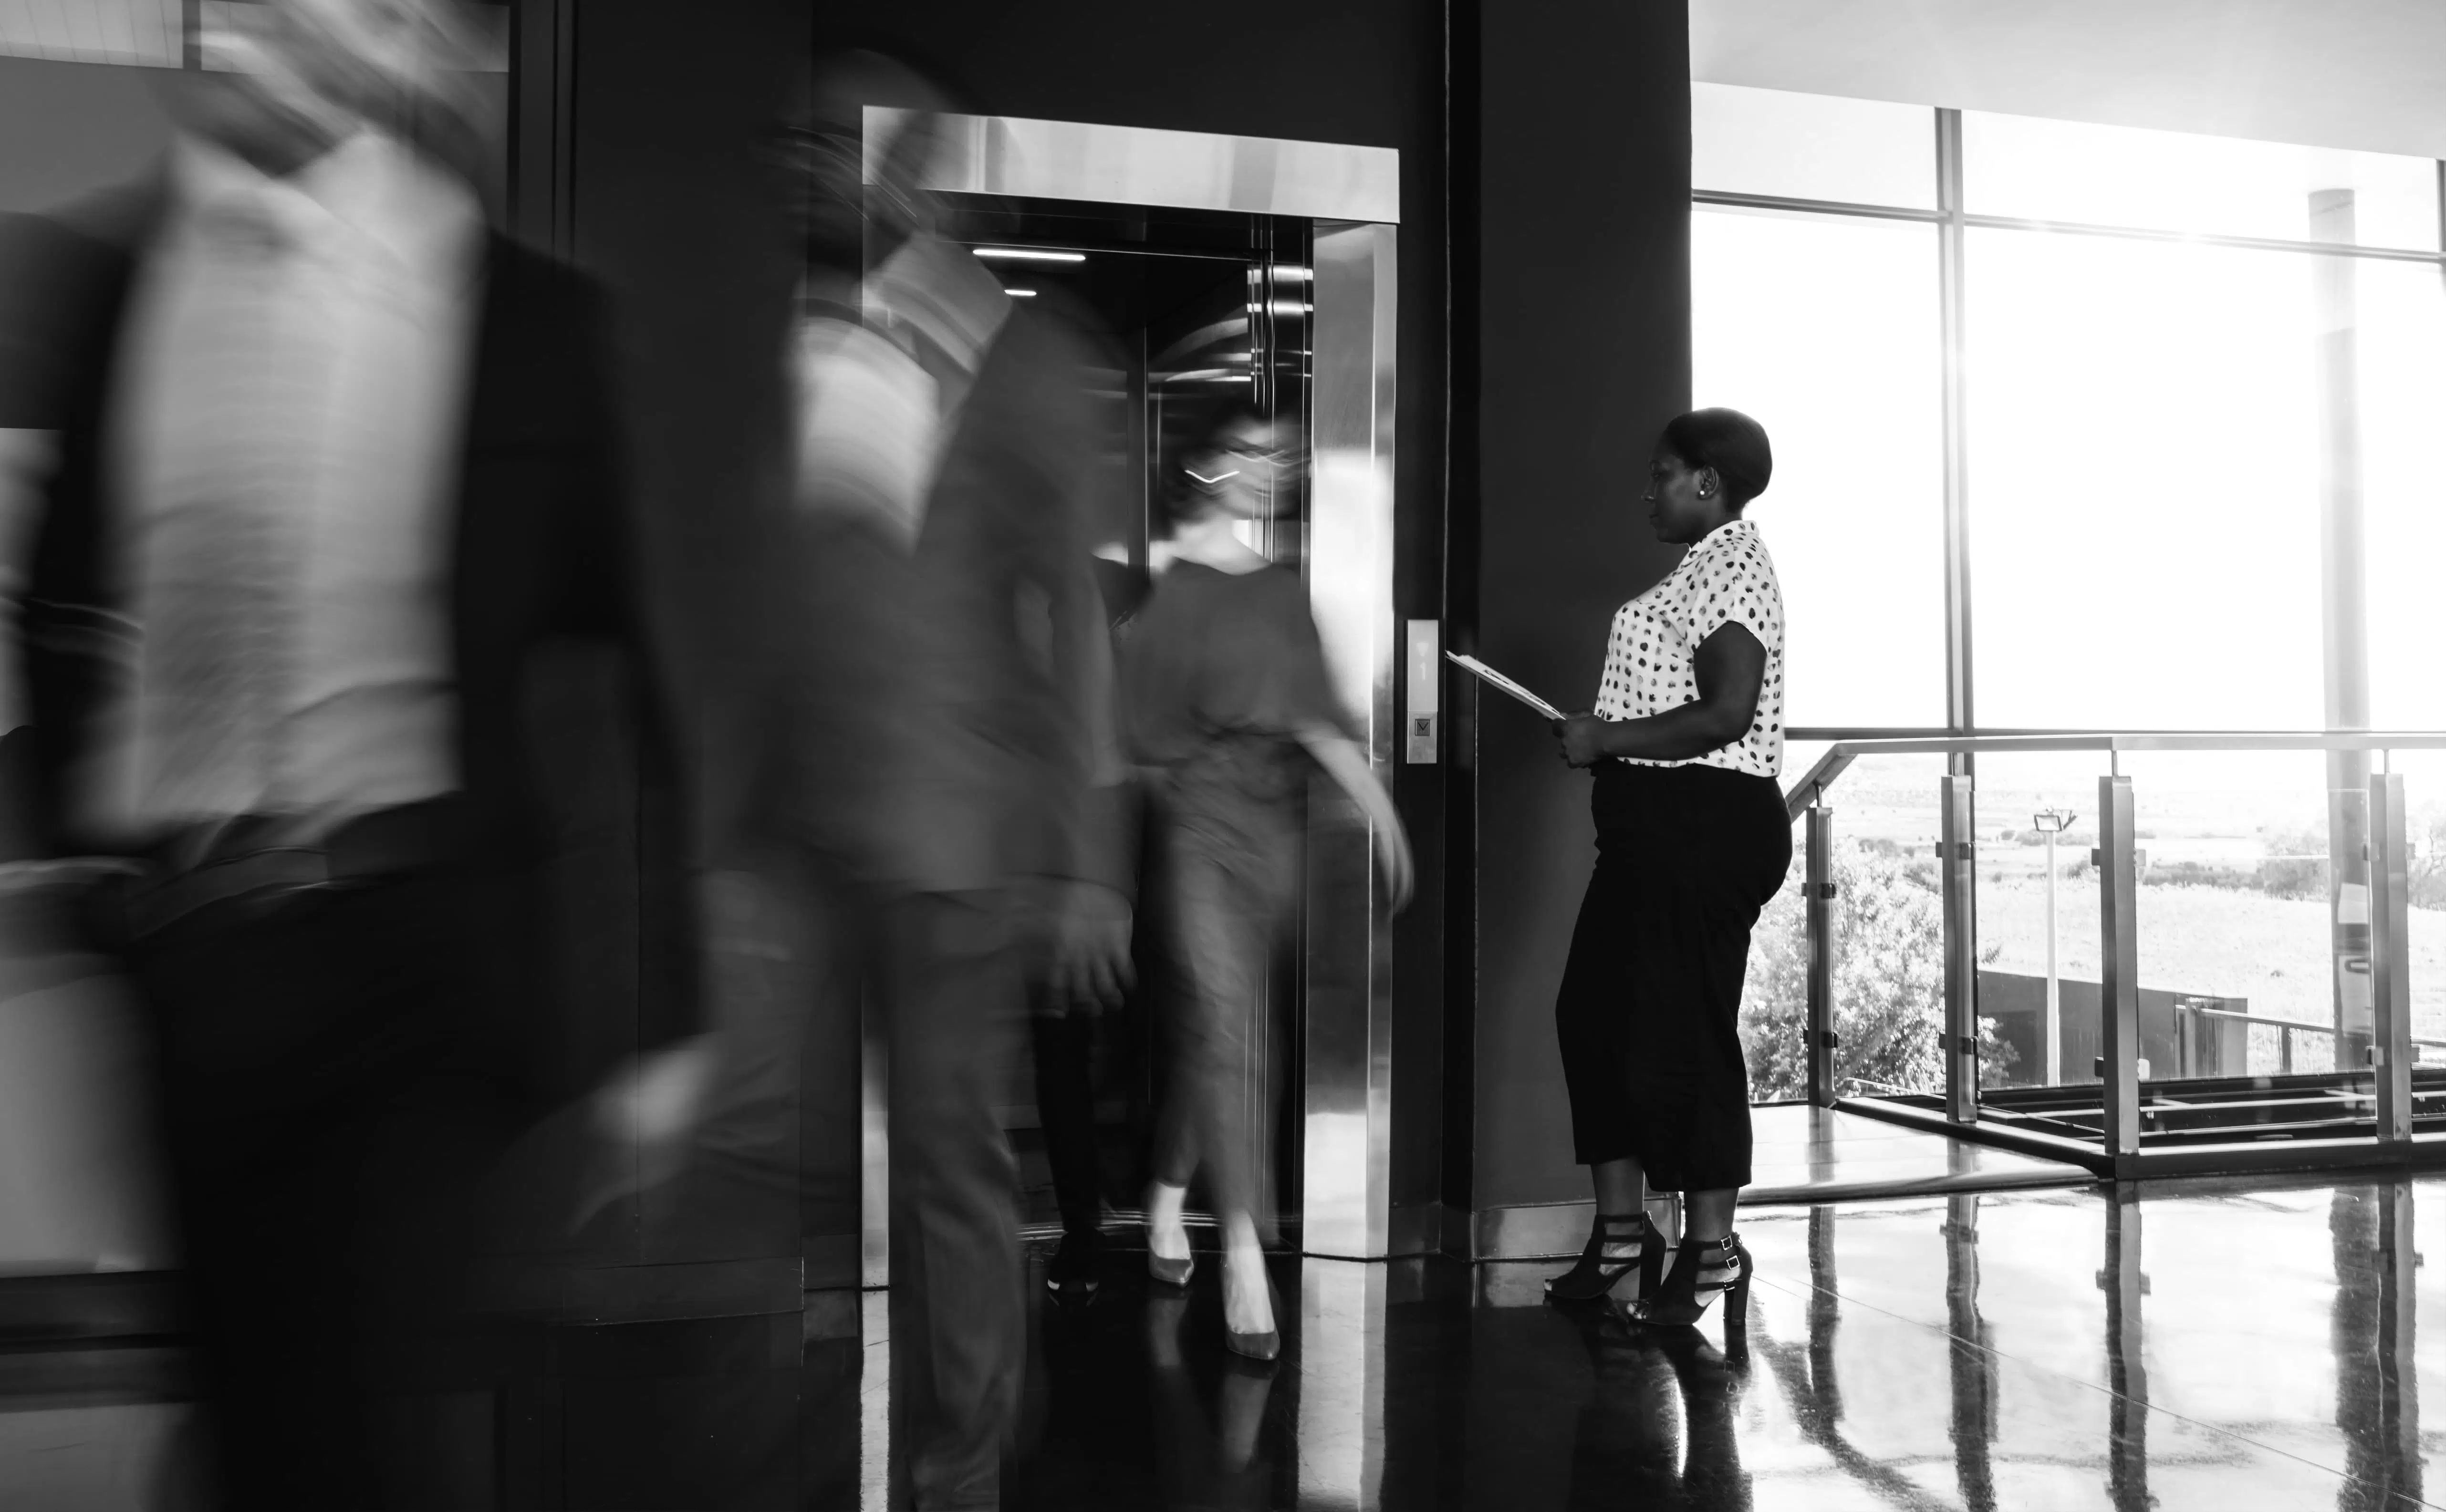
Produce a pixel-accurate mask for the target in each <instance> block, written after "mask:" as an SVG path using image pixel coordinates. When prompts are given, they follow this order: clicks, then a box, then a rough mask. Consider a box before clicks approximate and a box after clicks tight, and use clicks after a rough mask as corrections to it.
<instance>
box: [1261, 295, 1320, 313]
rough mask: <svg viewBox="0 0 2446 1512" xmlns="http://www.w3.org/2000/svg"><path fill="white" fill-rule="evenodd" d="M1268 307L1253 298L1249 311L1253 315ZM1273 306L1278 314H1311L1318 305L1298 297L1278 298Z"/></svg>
mask: <svg viewBox="0 0 2446 1512" xmlns="http://www.w3.org/2000/svg"><path fill="white" fill-rule="evenodd" d="M1265 308H1269V307H1267V306H1265V305H1262V304H1259V303H1257V302H1255V301H1253V300H1251V302H1250V304H1249V312H1250V313H1251V314H1252V315H1253V314H1255V313H1256V312H1258V311H1259V310H1262V309H1265ZM1271 308H1272V309H1273V312H1274V313H1275V314H1277V315H1311V314H1314V313H1315V312H1316V307H1315V306H1314V305H1310V304H1307V303H1304V302H1303V301H1300V300H1296V299H1277V300H1275V301H1274V302H1273V304H1272V306H1271Z"/></svg>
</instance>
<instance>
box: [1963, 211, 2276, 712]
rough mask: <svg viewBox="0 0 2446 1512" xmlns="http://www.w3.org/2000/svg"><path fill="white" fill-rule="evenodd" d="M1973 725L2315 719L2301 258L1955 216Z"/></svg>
mask: <svg viewBox="0 0 2446 1512" xmlns="http://www.w3.org/2000/svg"><path fill="white" fill-rule="evenodd" d="M1965 262H1966V269H1967V273H1966V289H1965V294H1966V298H1965V306H1966V318H1965V322H1964V324H1965V327H1966V336H1967V342H1966V345H1967V352H1966V384H1967V388H1968V390H1969V392H1968V404H1967V406H1966V407H1967V411H1968V416H1969V435H1968V454H1969V455H1968V457H1967V462H1968V468H1967V472H1968V509H1967V512H1966V513H1968V516H1969V520H1970V529H1969V532H1968V533H1969V538H1970V563H1971V571H1970V581H1971V595H1972V597H1971V602H1972V605H1973V607H1974V613H1973V635H1972V647H1973V649H1972V655H1973V657H1974V658H1975V660H1974V663H1973V666H1974V668H1975V673H1976V678H1977V700H1978V701H1977V709H1978V718H1979V722H1980V723H1981V724H1982V725H1985V726H1989V727H1994V728H2031V727H2039V728H2054V729H2071V728H2077V727H2088V728H2092V729H2164V728H2196V729H2227V730H2245V729H2268V728H2300V729H2317V728H2319V726H2320V724H2321V723H2322V710H2321V704H2320V645H2321V639H2320V609H2319V605H2320V554H2319V428H2318V407H2317V394H2316V391H2315V389H2314V386H2313V383H2312V372H2311V364H2310V361H2309V357H2310V330H2311V322H2310V279H2309V274H2308V271H2307V268H2306V264H2307V263H2308V262H2309V259H2308V258H2306V257H2305V258H2296V257H2292V256H2286V255H2281V254H2272V253H2269V252H2255V251H2243V250H2236V249H2231V248H2224V247H2214V246H2204V245H2197V244H2186V243H2169V242H2150V241H2126V240H2121V239H2118V238H2115V237H2108V236H2053V235H2044V234H2038V233H2030V232H2026V231H2014V230H1996V229H1983V228H1977V227H1973V228H1971V229H1970V230H1969V232H1968V233H1967V238H1966V255H1965Z"/></svg>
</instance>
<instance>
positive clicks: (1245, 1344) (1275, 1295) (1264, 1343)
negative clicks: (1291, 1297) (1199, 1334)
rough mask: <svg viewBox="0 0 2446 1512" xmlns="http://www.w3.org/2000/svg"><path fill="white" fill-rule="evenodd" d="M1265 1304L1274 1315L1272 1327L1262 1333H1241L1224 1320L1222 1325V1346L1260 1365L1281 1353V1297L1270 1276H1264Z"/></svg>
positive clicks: (1267, 1362) (1266, 1363)
mask: <svg viewBox="0 0 2446 1512" xmlns="http://www.w3.org/2000/svg"><path fill="white" fill-rule="evenodd" d="M1266 1306H1267V1311H1269V1312H1270V1313H1271V1314H1272V1315H1273V1316H1274V1326H1273V1327H1271V1328H1270V1329H1268V1330H1266V1331H1265V1332H1264V1333H1262V1334H1243V1333H1240V1332H1238V1331H1237V1330H1235V1329H1233V1328H1232V1325H1231V1324H1230V1323H1229V1322H1226V1323H1225V1324H1224V1325H1223V1347H1224V1348H1225V1349H1228V1350H1230V1351H1231V1352H1232V1353H1234V1354H1237V1355H1239V1356H1240V1357H1241V1358H1242V1359H1248V1360H1255V1361H1256V1362H1258V1363H1259V1364H1261V1365H1270V1364H1272V1363H1273V1362H1274V1361H1275V1360H1276V1359H1277V1358H1279V1357H1280V1356H1281V1354H1282V1353H1283V1324H1282V1316H1283V1297H1282V1294H1281V1293H1280V1292H1277V1291H1275V1290H1274V1279H1273V1278H1272V1277H1271V1276H1268V1277H1267V1278H1266Z"/></svg>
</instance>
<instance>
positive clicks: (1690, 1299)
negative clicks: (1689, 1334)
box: [1625, 1234, 1750, 1338]
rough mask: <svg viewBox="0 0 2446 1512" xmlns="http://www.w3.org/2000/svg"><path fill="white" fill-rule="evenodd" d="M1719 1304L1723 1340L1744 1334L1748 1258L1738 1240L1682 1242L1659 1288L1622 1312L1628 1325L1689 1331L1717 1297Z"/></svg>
mask: <svg viewBox="0 0 2446 1512" xmlns="http://www.w3.org/2000/svg"><path fill="white" fill-rule="evenodd" d="M1717 1297H1722V1298H1724V1334H1725V1335H1726V1337H1728V1338H1729V1337H1730V1336H1732V1335H1736V1334H1746V1333H1747V1332H1748V1330H1749V1314H1750V1252H1749V1251H1748V1249H1746V1248H1744V1247H1743V1246H1742V1244H1741V1236H1740V1235H1739V1234H1726V1235H1725V1236H1724V1237H1723V1238H1722V1239H1714V1240H1691V1239H1687V1238H1685V1239H1684V1240H1683V1241H1682V1245H1681V1247H1680V1248H1679V1249H1677V1250H1675V1251H1674V1252H1673V1269H1672V1271H1671V1272H1670V1273H1668V1274H1667V1275H1666V1276H1665V1284H1664V1285H1662V1286H1660V1287H1658V1288H1657V1289H1656V1290H1655V1291H1654V1292H1652V1293H1650V1294H1648V1295H1647V1296H1646V1297H1643V1298H1642V1299H1640V1300H1639V1301H1636V1302H1633V1303H1631V1304H1630V1306H1629V1307H1628V1309H1627V1310H1626V1313H1625V1316H1627V1317H1628V1319H1629V1321H1631V1322H1633V1323H1648V1324H1652V1325H1654V1326H1656V1327H1659V1328H1688V1327H1690V1326H1692V1325H1693V1324H1695V1323H1697V1322H1698V1321H1699V1319H1701V1318H1703V1317H1704V1316H1707V1309H1708V1307H1709V1306H1710V1305H1711V1304H1713V1303H1714V1301H1715V1300H1716V1298H1717Z"/></svg>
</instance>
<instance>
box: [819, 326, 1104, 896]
mask: <svg viewBox="0 0 2446 1512" xmlns="http://www.w3.org/2000/svg"><path fill="white" fill-rule="evenodd" d="M1088 363H1089V356H1088V349H1087V348H1086V346H1085V345H1083V343H1082V341H1081V340H1080V339H1079V338H1078V337H1076V336H1075V335H1074V334H1073V333H1072V332H1071V330H1070V329H1069V328H1068V327H1067V326H1066V325H1065V324H1064V323H1063V322H1062V321H1061V320H1059V319H1058V318H1054V317H1051V316H1048V315H1047V314H1045V313H1044V312H1040V311H1038V310H1036V309H1033V308H1025V307H1023V308H1017V309H1014V310H1013V311H1011V313H1010V315H1009V316H1008V318H1007V320H1006V321H1005V322H1004V324H1003V326H1002V327H1001V329H1000V330H999V331H998V332H997V333H996V334H995V336H994V337H993V340H992V342H991V344H990V345H988V348H987V349H986V352H985V355H984V359H983V362H982V364H981V365H980V366H979V368H978V370H977V373H976V376H975V380H974V383H973V385H972V386H971V387H970V389H969V393H968V395H967V397H966V399H965V401H963V402H962V404H961V406H960V408H959V409H958V411H957V412H956V413H955V414H954V415H953V416H952V417H951V418H950V422H949V424H948V426H947V428H946V431H945V433H944V435H943V437H942V453H941V457H940V460H939V463H938V465H937V467H936V470H935V472H934V475H933V479H932V483H931V488H930V490H929V491H928V494H927V498H926V508H925V514H924V519H923V522H922V524H921V526H920V528H919V530H918V532H917V537H916V540H915V543H914V547H913V549H910V548H904V547H903V546H901V545H899V544H896V543H894V542H892V541H890V540H888V539H886V538H885V537H884V536H883V535H882V534H881V533H879V532H875V531H874V530H871V529H869V528H867V527H866V526H865V525H863V524H861V523H859V522H857V521H855V520H845V519H842V518H840V517H838V516H836V515H833V514H830V513H827V512H826V511H825V509H824V508H823V503H822V500H821V499H820V498H813V499H811V498H808V497H806V496H805V495H804V494H803V492H802V494H801V496H800V501H799V504H800V520H799V521H798V523H797V526H796V529H795V532H794V533H795V535H796V539H797V542H798V548H799V549H798V550H797V551H795V552H794V553H792V555H793V556H794V558H795V567H796V570H795V572H794V573H793V579H794V581H793V584H792V586H791V588H790V590H789V594H788V596H789V598H790V600H791V606H790V608H789V611H788V620H789V623H790V624H791V625H792V626H793V628H792V631H791V636H790V639H791V640H792V642H793V643H794V649H793V651H792V652H791V653H790V654H788V655H785V656H784V657H783V658H782V659H781V661H782V662H783V663H785V664H786V666H787V668H788V670H787V672H786V674H785V677H786V685H785V686H784V687H783V688H782V689H781V692H780V694H779V695H778V697H779V700H780V701H779V703H778V704H777V705H776V706H777V707H781V708H786V709H789V710H790V711H791V712H790V717H789V719H788V721H787V723H788V726H789V729H790V731H791V735H790V738H789V743H788V767H789V770H788V772H787V774H786V775H785V776H784V777H783V782H784V786H785V789H786V791H785V792H784V793H781V794H780V795H779V801H780V803H781V806H782V809H783V812H785V813H786V815H787V822H789V823H791V824H792V825H793V827H794V828H796V829H797V830H799V831H800V833H802V834H803V835H805V836H807V837H808V838H810V839H812V840H813V841H814V843H815V844H816V846H817V848H818V850H819V851H821V852H823V853H825V854H827V855H828V856H829V857H830V858H832V860H833V861H834V862H835V863H836V864H837V865H838V866H840V867H841V868H843V869H844V870H845V872H846V873H847V874H848V875H849V876H850V877H852V878H853V879H855V880H856V881H857V882H858V883H859V884H861V885H862V886H865V887H872V888H874V889H875V890H876V891H877V892H879V893H880V894H882V895H884V896H895V895H898V896H905V895H909V894H913V893H961V892H972V891H993V890H998V889H1001V888H1004V887H1010V886H1013V885H1018V884H1024V883H1025V882H1027V881H1029V880H1031V879H1039V878H1048V877H1050V878H1069V879H1074V880H1081V881H1092V882H1101V883H1104V884H1106V885H1109V886H1112V887H1117V888H1120V890H1122V891H1123V892H1124V893H1127V892H1128V891H1129V890H1130V889H1131V881H1132V868H1131V867H1130V865H1129V858H1127V857H1126V856H1124V855H1123V854H1122V853H1121V852H1122V847H1121V846H1120V843H1119V838H1120V837H1119V831H1118V830H1117V828H1116V819H1115V813H1114V806H1115V805H1116V804H1117V803H1118V802H1119V795H1120V792H1121V789H1120V778H1121V776H1122V775H1123V774H1122V769H1121V766H1120V756H1119V750H1118V744H1117V742H1116V740H1115V738H1114V734H1113V712H1112V702H1111V686H1110V660H1111V646H1110V640H1109V635H1108V632H1107V629H1106V624H1105V613H1104V609H1103V607H1102V601H1101V594H1100V592H1099V589H1098V587H1097V584H1096V579H1095V574H1094V564H1093V559H1092V558H1091V557H1090V555H1089V550H1090V547H1091V544H1092V543H1091V542H1090V541H1089V540H1088V505H1089V502H1090V499H1091V496H1092V493H1093V490H1094V488H1095V486H1096V471H1097V460H1098V458H1097V454H1096V438H1095V435H1094V430H1093V424H1092V413H1091V411H1090V409H1089V407H1088V404H1089V401H1088V399H1087V396H1086V393H1085V376H1086V368H1087V366H1088Z"/></svg>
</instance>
